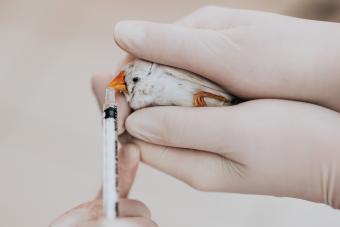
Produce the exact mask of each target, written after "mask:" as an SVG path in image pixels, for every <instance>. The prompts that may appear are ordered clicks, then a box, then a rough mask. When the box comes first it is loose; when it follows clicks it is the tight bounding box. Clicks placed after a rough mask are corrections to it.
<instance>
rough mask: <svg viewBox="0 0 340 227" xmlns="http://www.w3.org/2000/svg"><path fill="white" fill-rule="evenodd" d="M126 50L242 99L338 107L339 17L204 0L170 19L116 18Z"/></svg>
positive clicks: (118, 36) (119, 40)
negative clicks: (307, 17) (227, 6)
mask: <svg viewBox="0 0 340 227" xmlns="http://www.w3.org/2000/svg"><path fill="white" fill-rule="evenodd" d="M114 34H115V40H116V42H117V44H118V45H119V46H120V47H121V48H123V49H124V50H126V51H127V52H129V53H130V54H132V55H134V56H136V57H139V58H142V59H146V60H149V61H154V62H157V63H162V64H165V65H171V66H175V67H178V68H183V69H187V70H189V71H192V72H195V73H197V74H199V75H202V76H205V77H206V78H208V79H211V80H213V81H215V82H216V83H217V84H220V85H222V86H223V87H224V88H225V89H226V90H227V91H229V92H231V93H232V94H234V95H236V96H239V97H243V98H246V99H254V98H283V99H293V100H301V101H307V102H313V103H316V104H319V105H323V106H326V107H329V108H332V109H336V110H340V89H339V88H340V64H339V59H340V42H339V40H340V24H339V23H330V22H320V21H312V20H305V19H299V18H294V17H287V16H282V15H278V14H273V13H265V12H259V11H249V10H236V9H225V8H220V7H205V8H202V9H200V10H198V11H196V12H194V13H192V14H191V15H189V16H187V17H184V18H183V19H181V20H180V21H178V22H177V24H160V23H152V22H143V21H122V22H119V23H118V24H117V25H116V28H115V33H114Z"/></svg>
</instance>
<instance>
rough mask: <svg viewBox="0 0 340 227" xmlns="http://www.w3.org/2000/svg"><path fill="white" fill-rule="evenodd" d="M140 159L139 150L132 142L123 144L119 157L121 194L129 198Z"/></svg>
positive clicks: (122, 196)
mask: <svg viewBox="0 0 340 227" xmlns="http://www.w3.org/2000/svg"><path fill="white" fill-rule="evenodd" d="M139 161H140V153H139V150H138V149H137V148H136V147H135V146H134V145H132V144H126V145H124V146H123V148H122V150H121V152H120V157H119V194H120V197H121V198H127V196H128V194H129V192H130V189H131V187H132V184H133V182H134V179H135V176H136V172H137V169H138V164H139Z"/></svg>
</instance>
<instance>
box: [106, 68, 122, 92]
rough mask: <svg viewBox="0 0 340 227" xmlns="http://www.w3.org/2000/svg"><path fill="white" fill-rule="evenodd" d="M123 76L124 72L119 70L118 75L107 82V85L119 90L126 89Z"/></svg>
mask: <svg viewBox="0 0 340 227" xmlns="http://www.w3.org/2000/svg"><path fill="white" fill-rule="evenodd" d="M124 78H125V72H124V71H120V72H119V73H118V75H117V76H116V77H115V78H113V80H112V81H111V82H110V83H109V85H108V87H111V88H114V89H116V90H117V91H120V92H123V91H127V88H126V84H125V80H124Z"/></svg>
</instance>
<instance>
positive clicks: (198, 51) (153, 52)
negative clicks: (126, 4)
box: [114, 21, 226, 76]
mask: <svg viewBox="0 0 340 227" xmlns="http://www.w3.org/2000/svg"><path fill="white" fill-rule="evenodd" d="M114 38H115V41H116V42H117V44H118V45H119V46H120V47H121V48H123V49H124V50H126V51H127V52H129V53H131V54H132V55H134V56H136V57H138V58H142V59H146V60H149V61H152V62H157V63H161V64H166V65H171V66H174V67H178V68H182V69H187V70H189V71H192V72H195V73H198V74H200V75H204V76H209V75H213V74H214V73H215V72H211V70H208V69H207V67H206V66H205V65H206V62H209V61H210V60H211V58H212V57H215V56H214V55H215V54H216V53H217V52H219V51H220V50H219V49H216V47H220V45H216V43H221V45H223V47H225V45H226V44H225V37H222V36H220V35H219V34H218V33H217V32H216V31H213V30H204V29H194V28H188V27H183V26H178V25H174V24H160V23H152V22H143V21H121V22H119V23H118V24H117V25H116V27H115V32H114ZM212 44H214V45H212ZM193 56H195V57H193Z"/></svg>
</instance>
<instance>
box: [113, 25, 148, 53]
mask: <svg viewBox="0 0 340 227" xmlns="http://www.w3.org/2000/svg"><path fill="white" fill-rule="evenodd" d="M145 36H146V33H145V29H144V26H143V25H142V24H141V23H139V22H136V21H121V22H118V23H117V24H116V26H115V29H114V38H115V40H116V42H117V43H118V45H119V46H120V47H122V48H123V49H125V50H127V51H130V52H133V50H134V49H136V48H138V46H140V45H141V44H142V43H143V41H144V40H145Z"/></svg>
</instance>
